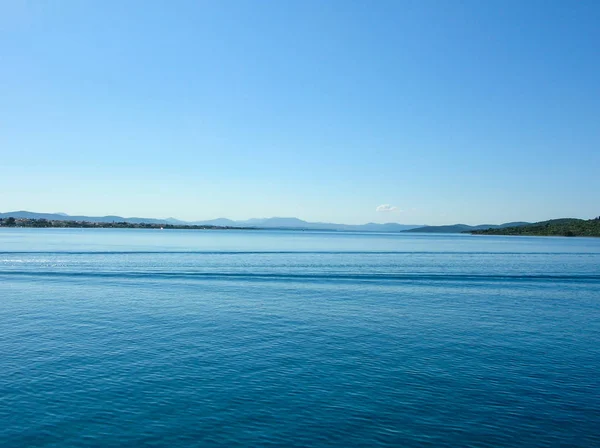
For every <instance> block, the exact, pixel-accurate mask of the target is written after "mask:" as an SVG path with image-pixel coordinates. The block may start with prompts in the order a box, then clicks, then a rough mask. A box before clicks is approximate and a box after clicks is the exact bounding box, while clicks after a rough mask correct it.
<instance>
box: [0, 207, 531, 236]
mask: <svg viewBox="0 0 600 448" xmlns="http://www.w3.org/2000/svg"><path fill="white" fill-rule="evenodd" d="M9 217H13V218H17V219H19V218H20V219H47V220H50V221H88V222H129V223H134V224H140V223H147V224H174V225H199V226H204V225H208V226H222V227H256V228H262V229H302V230H333V231H360V232H419V233H461V232H467V231H475V230H483V229H501V228H505V227H514V226H520V225H526V224H529V223H526V222H510V223H505V224H481V225H477V226H469V225H467V224H453V225H445V226H425V225H411V224H399V223H394V222H390V223H385V224H378V223H373V222H370V223H367V224H336V223H330V222H308V221H304V220H302V219H298V218H254V219H248V220H242V221H234V220H231V219H227V218H217V219H210V220H206V221H182V220H179V219H175V218H165V219H156V218H138V217H131V218H125V217H122V216H114V215H109V216H73V215H68V214H66V213H36V212H29V211H24V210H21V211H15V212H8V213H0V218H9Z"/></svg>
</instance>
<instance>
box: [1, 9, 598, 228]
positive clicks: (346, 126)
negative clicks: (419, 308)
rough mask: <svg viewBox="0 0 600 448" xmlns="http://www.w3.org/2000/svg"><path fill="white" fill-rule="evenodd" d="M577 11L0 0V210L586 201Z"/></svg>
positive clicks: (399, 210) (590, 66)
mask: <svg viewBox="0 0 600 448" xmlns="http://www.w3.org/2000/svg"><path fill="white" fill-rule="evenodd" d="M598 23H600V2H597V1H577V2H573V1H563V2H556V1H533V0H532V1H509V0H503V1H500V0H498V1H495V0H490V1H458V0H457V1H449V0H447V1H446V0H440V1H422V0H419V1H400V0H397V1H377V2H370V1H346V0H343V1H321V0H319V1H308V0H307V1H291V0H290V1H279V2H276V1H206V2H205V1H189V2H186V1H177V2H167V1H127V2H121V1H100V2H79V1H64V2H47V1H44V2H35V1H29V2H13V1H8V0H7V1H2V0H0V64H1V70H0V177H1V179H2V189H0V211H12V210H21V209H26V210H34V211H44V212H66V213H71V214H88V215H104V214H119V215H125V216H145V217H167V216H174V217H177V218H181V219H209V218H216V217H222V216H224V217H229V218H233V219H245V218H251V217H270V216H297V217H300V218H303V219H307V220H311V221H334V222H346V223H363V222H368V221H375V222H391V221H393V222H403V223H427V224H442V223H456V222H465V223H471V224H475V223H484V222H485V223H488V222H490V223H496V222H506V221H513V220H530V221H535V220H542V219H549V218H556V217H567V216H573V217H582V218H590V217H593V216H597V215H600V206H599V201H598V194H599V192H600V176H599V174H598V169H599V168H600V81H599V80H600V27H598ZM382 204H389V205H390V206H389V207H387V209H388V210H387V211H377V207H378V206H380V205H382ZM384 209H385V207H384ZM380 210H381V207H380Z"/></svg>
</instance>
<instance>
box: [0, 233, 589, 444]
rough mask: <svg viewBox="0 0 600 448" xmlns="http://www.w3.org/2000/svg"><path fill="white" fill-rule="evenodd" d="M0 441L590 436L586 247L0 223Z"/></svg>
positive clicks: (506, 240)
mask: <svg viewBox="0 0 600 448" xmlns="http://www.w3.org/2000/svg"><path fill="white" fill-rule="evenodd" d="M0 446H2V447H88V446H97V447H121V446H128V447H129V446H130V447H137V446H154V447H217V446H219V447H220V446H224V447H598V446H600V239H592V238H559V237H508V236H473V235H462V234H456V235H454V234H446V235H444V234H417V233H397V234H385V233H352V232H313V231H305V232H301V231H271V230H162V231H161V230H141V229H121V230H118V229H24V228H15V229H8V228H0Z"/></svg>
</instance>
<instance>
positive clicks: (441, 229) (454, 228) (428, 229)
mask: <svg viewBox="0 0 600 448" xmlns="http://www.w3.org/2000/svg"><path fill="white" fill-rule="evenodd" d="M529 224H530V223H528V222H507V223H504V224H480V225H477V226H469V225H467V224H452V225H446V226H425V227H417V228H416V229H410V230H405V232H418V233H465V232H472V231H475V230H485V229H502V228H505V227H515V226H524V225H529Z"/></svg>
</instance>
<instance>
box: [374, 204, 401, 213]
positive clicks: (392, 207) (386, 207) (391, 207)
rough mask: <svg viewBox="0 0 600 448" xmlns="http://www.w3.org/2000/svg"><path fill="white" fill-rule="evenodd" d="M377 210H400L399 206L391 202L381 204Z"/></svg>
mask: <svg viewBox="0 0 600 448" xmlns="http://www.w3.org/2000/svg"><path fill="white" fill-rule="evenodd" d="M375 210H376V211H378V212H393V211H395V210H398V207H396V206H395V205H390V204H381V205H380V206H378V207H377V208H376V209H375ZM398 211H400V210H398Z"/></svg>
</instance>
